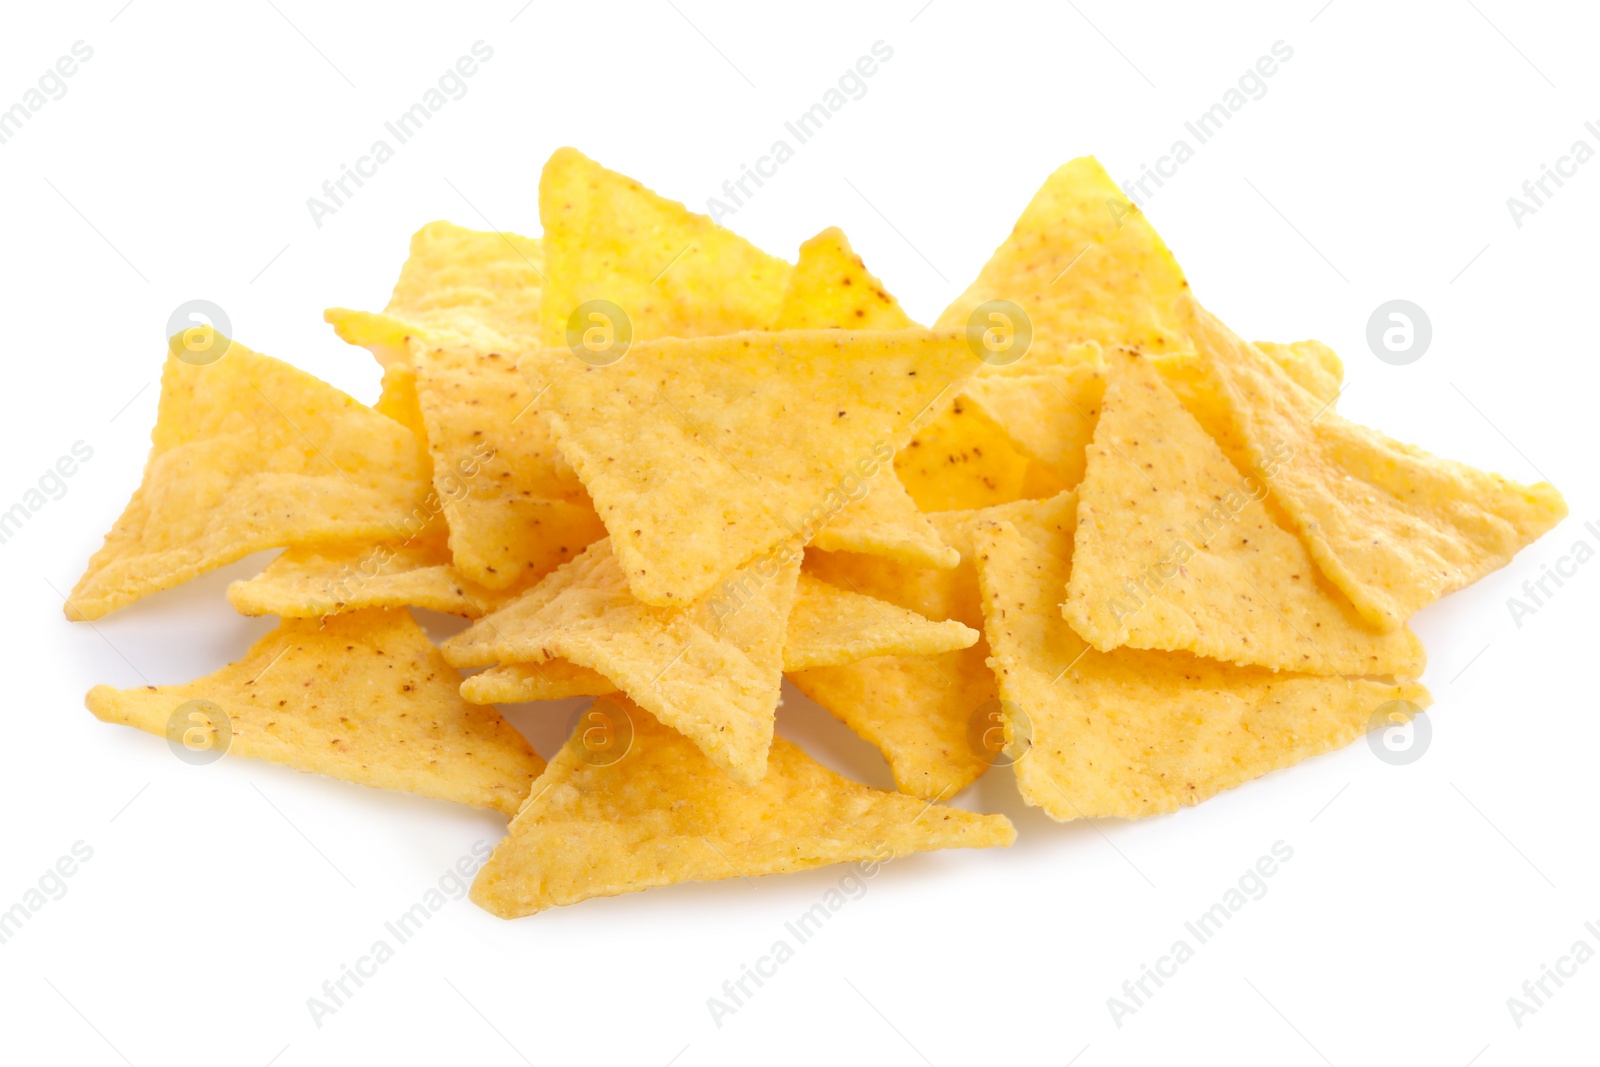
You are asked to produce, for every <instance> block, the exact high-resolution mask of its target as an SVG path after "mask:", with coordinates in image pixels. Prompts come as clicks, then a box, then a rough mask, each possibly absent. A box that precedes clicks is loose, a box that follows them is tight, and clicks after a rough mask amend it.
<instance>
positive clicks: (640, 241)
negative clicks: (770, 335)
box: [539, 148, 794, 345]
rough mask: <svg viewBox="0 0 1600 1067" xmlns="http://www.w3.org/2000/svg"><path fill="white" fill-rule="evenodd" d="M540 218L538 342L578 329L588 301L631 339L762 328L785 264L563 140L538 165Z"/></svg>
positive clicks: (778, 299)
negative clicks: (621, 321) (612, 312)
mask: <svg viewBox="0 0 1600 1067" xmlns="http://www.w3.org/2000/svg"><path fill="white" fill-rule="evenodd" d="M539 217H540V219H541V220H543V222H544V253H545V274H546V275H547V276H548V278H549V281H548V282H547V283H546V285H545V290H544V296H543V301H542V310H541V322H542V324H543V330H542V332H541V335H540V336H541V339H542V340H543V343H545V344H547V345H565V344H567V342H568V330H569V328H570V327H572V326H574V325H575V324H576V327H577V330H578V332H580V333H581V332H582V330H583V329H584V328H586V327H587V325H588V323H589V322H590V321H591V320H590V319H589V318H588V315H587V314H586V313H585V305H591V306H592V302H594V301H604V302H606V303H607V304H608V305H610V306H611V307H614V308H617V309H620V310H621V312H622V315H623V316H625V319H626V322H627V329H628V330H629V331H630V333H631V336H632V339H633V340H634V341H648V340H653V339H655V338H658V337H706V336H710V335H712V334H723V333H736V332H738V331H740V330H763V329H766V328H767V326H768V325H769V324H770V323H771V322H772V321H773V319H774V318H776V317H777V314H778V308H779V307H780V306H781V305H782V303H783V293H784V289H785V287H786V286H787V284H788V281H789V274H790V272H791V271H792V270H793V269H794V268H793V267H791V266H790V265H789V264H788V263H785V262H784V261H783V260H781V259H778V258H776V257H774V256H769V255H767V254H766V253H765V252H763V251H761V250H760V249H758V248H756V247H755V246H754V245H752V244H750V243H749V242H748V241H746V240H745V239H744V238H742V237H740V236H739V235H738V234H735V233H734V232H733V231H731V230H725V229H723V228H722V227H721V226H718V225H717V224H716V223H714V222H712V221H711V220H710V219H708V218H706V217H705V216H704V215H696V214H694V213H693V212H691V211H690V210H689V209H688V208H686V207H684V206H683V205H682V204H680V203H678V202H677V201H674V200H667V199H664V198H662V197H660V196H657V195H656V194H655V193H653V192H651V191H650V190H648V189H646V188H645V187H644V186H642V185H640V184H639V183H638V182H636V181H634V180H633V179H631V178H626V177H624V176H622V175H621V174H617V173H616V172H614V171H609V170H607V169H605V168H604V167H602V166H600V165H599V164H598V163H596V162H595V161H594V160H592V159H589V158H588V157H587V156H585V155H583V153H581V152H579V151H577V150H576V149H572V148H561V149H557V150H556V152H555V154H554V155H552V156H551V157H550V160H549V162H547V163H546V164H545V166H544V174H543V176H542V177H541V178H540V180H539ZM608 310H609V309H607V311H608ZM607 311H601V312H600V313H601V314H607ZM575 316H576V319H575ZM608 317H609V315H608ZM613 325H616V324H615V323H614V324H613Z"/></svg>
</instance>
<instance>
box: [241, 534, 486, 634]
mask: <svg viewBox="0 0 1600 1067" xmlns="http://www.w3.org/2000/svg"><path fill="white" fill-rule="evenodd" d="M443 537H444V530H443V527H442V526H439V525H437V524H435V525H433V526H430V527H429V528H428V532H427V533H426V534H424V535H423V536H420V537H418V538H414V539H413V540H411V541H394V542H385V543H382V544H339V545H301V546H298V547H295V548H291V549H289V550H288V551H287V552H285V553H284V554H283V555H281V556H279V557H278V558H277V559H275V560H273V561H272V562H271V563H269V564H267V567H266V569H265V570H263V571H262V572H261V573H260V574H258V575H256V576H255V577H254V578H251V579H249V580H247V581H241V582H234V583H233V584H232V585H230V586H228V603H230V604H232V605H233V606H234V609H235V610H237V611H238V612H239V613H240V614H243V615H281V616H283V617H284V618H296V619H306V618H316V617H318V616H320V615H337V614H341V613H343V612H347V611H360V610H362V609H365V608H398V607H415V608H427V609H428V610H430V611H441V612H444V613H445V614H447V615H462V616H465V617H467V618H472V619H475V618H478V617H479V616H481V615H483V614H485V613H487V612H490V611H493V610H494V609H495V608H496V607H498V606H499V603H500V601H501V600H502V599H503V598H504V597H505V596H506V593H505V592H503V591H497V590H493V589H485V588H484V587H483V586H481V585H478V584H477V583H476V582H470V581H468V580H467V579H466V578H465V577H463V576H462V574H461V572H460V571H457V570H456V569H455V568H454V567H452V566H450V551H449V549H448V548H446V547H445V544H444V540H443Z"/></svg>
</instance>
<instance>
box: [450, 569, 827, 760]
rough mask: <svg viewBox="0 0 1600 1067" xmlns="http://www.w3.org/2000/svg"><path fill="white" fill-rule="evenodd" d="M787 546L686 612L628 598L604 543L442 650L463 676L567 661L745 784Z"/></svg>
mask: <svg viewBox="0 0 1600 1067" xmlns="http://www.w3.org/2000/svg"><path fill="white" fill-rule="evenodd" d="M800 555H801V553H800V551H799V547H798V546H797V545H794V544H793V543H791V544H790V545H787V546H782V547H781V548H780V550H779V551H778V552H776V553H774V554H773V555H772V556H771V557H767V558H763V559H761V560H759V561H757V562H755V563H752V564H751V565H750V566H748V567H746V568H744V569H743V570H741V571H739V572H737V573H735V574H734V575H733V576H732V577H731V578H730V579H729V580H728V582H727V583H725V585H724V586H723V588H720V589H717V590H715V591H714V592H712V593H710V594H707V596H706V597H704V598H703V599H702V600H700V601H699V602H697V603H695V604H694V605H692V606H691V607H690V608H689V609H688V610H682V609H676V608H658V607H651V606H650V605H647V604H644V603H642V602H640V601H639V600H637V599H636V598H635V597H634V596H633V594H632V593H631V592H630V591H629V589H628V583H627V580H626V578H625V576H624V574H623V571H622V566H621V565H620V563H619V562H618V561H617V558H616V556H615V555H614V554H613V553H612V550H611V541H610V539H609V538H606V539H602V540H600V541H597V542H595V543H594V544H593V545H591V546H589V548H587V549H586V550H584V552H583V554H582V555H580V556H579V557H578V558H577V559H575V560H573V561H572V562H571V563H569V564H567V565H565V566H563V567H561V568H560V569H559V570H557V571H556V572H555V573H554V574H551V575H550V576H549V577H548V578H546V579H545V580H544V581H543V582H540V583H539V584H538V585H536V586H534V587H533V588H532V589H530V590H528V592H526V593H525V594H523V595H522V596H521V597H519V598H517V599H516V600H514V601H512V602H511V603H510V604H507V605H506V606H505V607H503V608H501V609H500V610H499V611H497V612H495V613H494V614H493V615H490V616H487V617H486V618H483V619H480V620H479V621H478V622H476V623H474V624H473V625H472V626H470V627H468V628H467V629H466V630H464V631H462V632H461V633H459V634H457V635H456V636H454V637H452V638H450V640H448V641H446V642H445V643H444V654H445V658H446V659H447V660H449V661H450V662H451V663H452V664H454V665H456V666H461V667H477V666H486V665H488V664H490V663H494V662H501V663H542V662H544V661H545V660H549V659H558V658H559V659H565V660H569V661H571V662H572V663H575V664H577V665H578V666H581V667H588V668H590V669H591V670H594V671H596V672H598V673H600V674H602V675H604V676H605V677H607V678H609V679H611V680H612V681H613V682H614V683H616V685H617V686H618V687H619V688H620V689H622V690H623V691H624V692H626V693H628V694H629V695H631V696H632V697H633V699H635V700H637V701H638V702H639V703H640V704H642V705H643V706H644V707H646V708H648V709H649V710H650V711H651V713H652V714H654V715H656V716H657V717H658V718H659V719H661V721H662V722H664V723H666V724H667V725H668V726H671V727H672V728H673V729H676V730H679V731H681V732H682V733H684V734H685V735H686V736H687V737H689V738H690V739H691V740H693V741H694V742H695V743H696V744H697V745H699V746H700V747H701V748H702V749H703V750H704V751H705V752H706V753H707V755H709V756H710V757H711V758H712V760H713V761H714V762H716V763H717V764H718V765H719V766H722V767H724V768H726V769H727V771H728V773H729V774H731V775H733V776H734V777H735V778H736V779H737V780H739V781H740V782H744V783H746V784H749V783H753V782H757V781H760V779H761V776H762V775H763V774H765V773H766V764H767V749H768V747H769V746H770V745H771V743H772V728H773V715H774V713H775V712H776V710H777V706H778V691H779V688H780V686H781V685H782V682H783V678H782V669H783V640H784V632H785V629H786V626H787V620H788V618H789V612H790V609H791V607H792V606H793V603H794V596H795V584H796V579H797V578H798V576H799V573H800Z"/></svg>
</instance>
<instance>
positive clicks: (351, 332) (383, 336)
mask: <svg viewBox="0 0 1600 1067" xmlns="http://www.w3.org/2000/svg"><path fill="white" fill-rule="evenodd" d="M322 321H323V322H326V323H327V324H328V325H329V326H332V327H333V332H334V333H335V334H337V335H338V337H339V340H341V341H343V342H344V343H345V344H350V345H355V346H356V347H357V348H365V349H366V350H367V351H368V352H371V353H372V356H373V358H374V359H376V360H377V361H378V365H379V366H380V367H390V366H393V365H394V364H396V363H406V362H409V361H410V359H411V338H412V336H414V335H420V334H421V333H422V332H424V331H423V328H422V327H420V326H418V325H417V324H416V323H413V322H406V321H405V320H404V319H397V318H395V317H394V316H393V315H384V314H382V313H380V312H375V311H353V310H351V309H350V308H340V307H332V308H325V309H323V312H322Z"/></svg>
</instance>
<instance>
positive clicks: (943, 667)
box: [788, 645, 995, 800]
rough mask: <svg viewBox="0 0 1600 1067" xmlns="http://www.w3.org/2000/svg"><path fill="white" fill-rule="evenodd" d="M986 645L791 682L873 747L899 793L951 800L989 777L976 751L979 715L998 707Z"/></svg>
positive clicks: (821, 671)
mask: <svg viewBox="0 0 1600 1067" xmlns="http://www.w3.org/2000/svg"><path fill="white" fill-rule="evenodd" d="M988 656H989V646H988V645H976V646H974V647H972V648H964V649H961V650H960V651H957V652H942V653H940V654H938V655H935V656H875V657H873V658H872V659H864V660H860V661H858V662H855V663H848V664H845V665H843V666H838V667H813V668H811V669H810V670H804V671H797V672H796V673H794V674H791V675H789V676H788V677H789V680H790V681H791V682H793V683H794V684H795V688H797V689H799V690H800V692H802V693H804V694H805V695H806V696H807V697H809V698H811V699H812V700H814V701H816V702H817V703H818V704H820V705H821V706H822V707H824V708H826V709H827V710H828V712H829V713H830V714H832V715H833V716H834V717H835V718H837V719H838V720H839V721H840V722H842V723H844V724H845V725H846V726H848V727H850V729H851V730H853V731H855V732H856V733H857V734H858V735H860V737H861V738H862V739H863V740H865V741H867V742H869V743H870V744H872V745H873V746H875V747H876V748H877V749H878V751H880V752H882V753H883V757H884V759H886V760H888V761H889V770H890V773H892V774H893V775H894V783H895V788H896V789H898V790H899V791H900V792H902V793H909V794H910V795H912V796H916V797H924V798H927V799H930V800H933V799H938V800H948V799H949V798H951V797H953V796H955V795H956V794H957V793H959V792H961V790H963V789H965V788H966V787H967V786H969V785H971V784H972V783H973V782H974V781H975V780H976V779H977V778H978V777H979V776H980V775H981V774H983V772H984V771H986V770H988V769H989V762H990V761H989V759H988V758H987V757H986V755H985V753H983V752H982V751H980V750H978V749H975V748H974V747H973V745H972V744H971V743H970V736H971V734H970V731H971V723H972V718H973V715H974V714H975V713H976V712H977V711H978V709H979V708H981V707H983V706H984V705H986V704H988V703H990V702H991V701H993V700H994V699H995V685H994V672H993V671H991V670H990V669H989V666H988V664H987V663H986V662H985V661H986V660H987V659H988Z"/></svg>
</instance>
